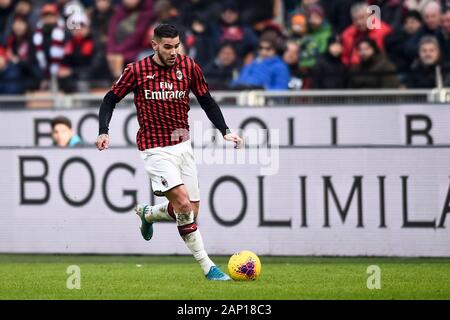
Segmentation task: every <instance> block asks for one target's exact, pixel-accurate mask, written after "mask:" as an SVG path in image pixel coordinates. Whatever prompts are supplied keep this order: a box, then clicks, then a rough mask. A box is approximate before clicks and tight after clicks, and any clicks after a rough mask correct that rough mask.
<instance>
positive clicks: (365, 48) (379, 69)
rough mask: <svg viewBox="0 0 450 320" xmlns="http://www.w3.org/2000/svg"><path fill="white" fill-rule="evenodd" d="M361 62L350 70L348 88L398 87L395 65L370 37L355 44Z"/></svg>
mask: <svg viewBox="0 0 450 320" xmlns="http://www.w3.org/2000/svg"><path fill="white" fill-rule="evenodd" d="M357 50H358V53H359V56H360V57H361V62H360V63H359V64H358V65H356V66H354V67H352V69H351V70H350V88H352V89H381V88H399V87H400V81H399V79H398V78H397V74H396V69H395V66H394V65H393V64H392V62H390V61H389V60H388V59H387V58H386V56H385V55H384V54H383V53H381V51H380V49H379V48H378V46H377V44H376V42H375V41H374V40H372V39H370V38H366V39H362V40H360V41H359V42H358V44H357Z"/></svg>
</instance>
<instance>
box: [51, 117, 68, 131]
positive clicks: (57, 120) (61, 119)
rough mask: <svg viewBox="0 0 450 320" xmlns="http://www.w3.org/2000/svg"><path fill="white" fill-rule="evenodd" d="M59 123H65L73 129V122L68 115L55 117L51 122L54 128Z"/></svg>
mask: <svg viewBox="0 0 450 320" xmlns="http://www.w3.org/2000/svg"><path fill="white" fill-rule="evenodd" d="M57 124H64V125H66V126H67V127H69V128H70V129H72V122H71V121H70V120H69V119H68V118H66V117H63V116H60V117H56V118H53V120H52V122H51V125H52V129H54V128H55V126H56V125H57Z"/></svg>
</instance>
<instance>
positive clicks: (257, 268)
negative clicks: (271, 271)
mask: <svg viewBox="0 0 450 320" xmlns="http://www.w3.org/2000/svg"><path fill="white" fill-rule="evenodd" d="M228 273H229V275H230V277H231V278H232V279H233V280H241V281H242V280H243V281H248V280H256V279H258V277H259V275H260V274H261V261H259V258H258V256H257V255H256V254H255V253H253V252H251V251H248V250H244V251H240V252H237V253H235V254H233V255H232V256H231V257H230V260H229V261H228Z"/></svg>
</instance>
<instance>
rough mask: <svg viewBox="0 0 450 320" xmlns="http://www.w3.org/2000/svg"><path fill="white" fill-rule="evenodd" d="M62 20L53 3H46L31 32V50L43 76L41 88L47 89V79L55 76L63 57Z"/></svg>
mask: <svg viewBox="0 0 450 320" xmlns="http://www.w3.org/2000/svg"><path fill="white" fill-rule="evenodd" d="M64 30H65V25H64V20H62V19H61V18H60V15H59V12H58V8H57V7H56V5H54V4H46V5H44V6H43V7H42V9H41V19H40V20H39V22H38V24H37V28H36V30H35V32H34V34H33V47H34V48H33V50H34V53H35V58H36V60H37V62H38V65H39V68H40V71H41V73H42V76H43V81H42V82H41V89H43V90H47V89H49V87H50V86H49V79H50V77H51V76H57V74H58V70H59V66H60V64H61V60H62V58H63V57H64V39H65V31H64Z"/></svg>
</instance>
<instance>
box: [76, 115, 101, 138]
mask: <svg viewBox="0 0 450 320" xmlns="http://www.w3.org/2000/svg"><path fill="white" fill-rule="evenodd" d="M87 119H94V120H95V123H97V124H98V115H97V114H95V113H88V114H85V115H84V116H83V117H81V119H80V121H79V122H78V126H77V134H78V135H79V136H80V138H81V140H84V141H87V140H86V139H84V137H83V130H82V128H83V124H84V122H85V121H86V120H87Z"/></svg>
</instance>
